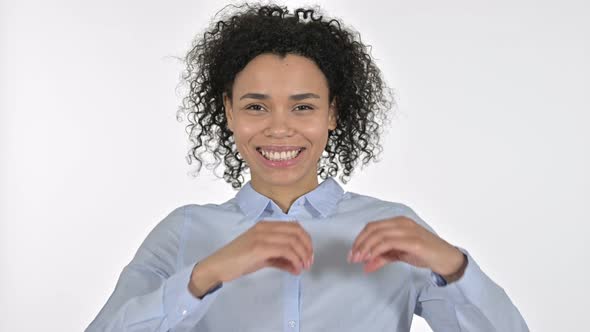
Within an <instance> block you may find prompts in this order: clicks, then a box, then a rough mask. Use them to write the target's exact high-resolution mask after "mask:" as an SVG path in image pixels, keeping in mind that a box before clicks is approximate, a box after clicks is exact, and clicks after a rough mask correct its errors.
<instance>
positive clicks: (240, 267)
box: [189, 54, 466, 297]
mask: <svg viewBox="0 0 590 332" xmlns="http://www.w3.org/2000/svg"><path fill="white" fill-rule="evenodd" d="M293 96H299V97H296V98H293ZM224 102H225V109H226V116H227V119H228V127H229V128H230V129H231V131H232V132H233V134H234V138H235V141H236V146H237V147H238V150H239V151H240V154H241V155H242V156H243V158H244V159H245V160H246V162H247V163H248V165H249V166H250V170H251V174H252V181H251V184H252V187H253V188H254V189H255V190H256V191H257V192H259V193H261V194H263V195H265V196H267V197H269V198H270V199H272V200H273V201H274V202H275V203H277V205H278V206H279V207H280V208H281V209H282V210H283V212H287V211H288V209H289V207H290V206H291V204H292V203H293V202H294V201H295V200H296V199H297V198H298V197H300V196H302V195H304V194H306V193H307V192H309V191H311V190H313V189H314V188H316V187H317V186H318V179H317V173H316V172H317V169H316V167H317V163H318V160H319V158H320V156H321V153H322V151H323V150H324V147H325V146H326V141H327V137H328V130H333V129H334V128H335V126H336V117H337V110H336V108H335V107H334V104H332V103H330V102H329V100H328V86H327V81H326V78H325V77H324V75H323V73H322V71H321V70H320V69H319V68H318V67H317V66H316V65H315V63H314V62H313V61H311V60H309V59H307V58H304V57H302V56H298V55H288V56H287V57H286V58H284V59H281V58H280V57H277V56H275V55H269V54H266V55H260V56H258V57H257V58H255V59H253V60H252V61H251V62H250V63H249V64H248V65H247V66H246V67H245V68H244V69H243V70H242V72H240V73H239V74H238V75H237V77H236V79H235V82H234V85H233V99H232V100H229V98H228V97H227V96H225V100H224ZM276 147H281V148H285V147H287V148H289V149H301V148H304V149H305V150H303V151H304V152H301V156H299V157H298V158H297V161H296V162H294V163H293V164H292V165H289V166H276V165H273V164H272V163H269V162H268V161H267V160H265V159H263V158H264V157H263V154H262V152H260V149H261V148H262V149H267V150H269V151H270V150H272V149H273V148H276ZM283 158H284V157H283ZM343 255H346V253H343ZM348 261H349V263H351V264H355V263H363V264H364V270H365V272H367V273H372V272H374V271H377V270H378V269H380V268H382V267H383V266H384V265H385V264H388V263H393V262H397V261H400V262H405V263H408V264H411V265H414V266H417V267H424V268H429V269H431V270H432V271H434V272H436V273H438V274H440V275H442V276H443V277H444V278H445V280H447V282H453V281H455V280H457V279H459V278H460V277H461V276H462V274H463V272H464V270H465V263H466V261H465V257H464V255H463V253H461V251H459V250H458V249H457V248H456V247H454V246H453V245H451V244H450V243H448V242H446V241H445V240H443V239H442V238H440V237H439V236H437V235H436V234H433V233H431V232H429V231H428V230H426V229H425V228H423V227H422V226H420V225H419V224H417V223H416V222H415V221H414V220H412V219H409V218H406V217H396V218H390V219H385V220H379V221H373V222H369V223H367V225H366V226H365V228H364V229H363V230H362V231H361V232H360V233H359V234H358V236H357V237H356V239H355V240H354V243H353V245H352V247H351V251H350V253H349V260H348ZM312 265H313V245H312V239H311V237H310V236H309V234H308V233H307V231H305V229H304V228H303V227H302V226H301V225H300V224H299V223H297V222H291V223H284V222H267V221H265V222H258V223H256V224H255V226H253V227H251V228H250V229H249V230H247V231H246V232H244V233H243V234H241V235H240V236H238V237H237V238H236V239H234V240H233V241H231V242H230V243H228V244H227V245H226V246H224V247H222V248H221V249H219V250H218V251H216V252H215V253H213V254H212V255H211V256H209V257H207V258H206V259H204V260H203V261H201V262H200V263H199V264H198V265H196V266H195V268H194V270H193V274H192V278H191V283H190V284H189V289H190V290H191V291H192V293H193V294H194V295H195V296H197V297H201V296H203V294H205V293H206V291H207V290H208V289H210V288H211V287H212V286H214V285H215V284H217V283H219V282H228V281H231V280H234V279H236V278H239V277H241V276H243V275H246V274H249V273H252V272H255V271H257V270H259V269H262V268H265V267H274V268H278V269H282V270H285V271H288V272H290V273H293V274H300V273H301V272H302V270H303V269H307V270H309V269H310V268H311V266H312Z"/></svg>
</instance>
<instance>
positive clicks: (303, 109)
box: [295, 105, 313, 111]
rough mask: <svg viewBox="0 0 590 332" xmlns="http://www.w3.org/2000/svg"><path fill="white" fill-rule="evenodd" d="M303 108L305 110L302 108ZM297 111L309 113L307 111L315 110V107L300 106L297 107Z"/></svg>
mask: <svg viewBox="0 0 590 332" xmlns="http://www.w3.org/2000/svg"><path fill="white" fill-rule="evenodd" d="M300 107H303V108H300ZM295 110H297V111H307V110H313V107H311V106H309V105H298V106H295Z"/></svg>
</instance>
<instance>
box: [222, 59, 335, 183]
mask: <svg viewBox="0 0 590 332" xmlns="http://www.w3.org/2000/svg"><path fill="white" fill-rule="evenodd" d="M232 93H233V96H232V100H231V101H230V100H229V98H228V97H227V96H224V105H225V110H226V116H227V121H228V127H229V129H230V130H231V131H232V132H233V134H234V139H235V142H236V145H237V148H238V151H239V152H240V155H241V156H242V158H244V160H245V161H246V162H247V163H248V166H249V167H250V174H251V176H252V180H251V181H252V185H253V186H254V187H255V188H257V189H262V188H263V187H266V188H272V187H277V186H281V187H294V188H302V187H305V188H307V189H308V190H311V189H313V188H314V187H315V186H317V184H318V180H317V163H318V161H319V159H320V157H321V155H322V152H323V151H324V148H325V147H326V143H327V141H328V130H334V129H335V128H336V111H335V108H334V105H330V104H329V100H328V97H329V96H328V94H329V90H328V83H327V80H326V77H325V76H324V74H323V73H322V71H321V70H320V68H319V67H318V66H317V65H316V64H315V62H314V61H313V60H310V59H308V58H306V57H302V56H299V55H293V54H288V55H287V56H286V57H285V58H280V57H279V56H277V55H273V54H262V55H259V56H257V57H256V58H254V59H252V61H250V62H249V63H248V64H247V65H246V66H245V67H244V69H243V70H242V71H241V72H239V73H238V74H237V76H236V78H235V80H234V85H233V89H232Z"/></svg>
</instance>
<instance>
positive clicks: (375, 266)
mask: <svg viewBox="0 0 590 332" xmlns="http://www.w3.org/2000/svg"><path fill="white" fill-rule="evenodd" d="M389 262H391V261H390V260H387V259H385V258H383V257H380V256H379V257H375V258H373V259H371V260H369V261H368V262H367V263H366V264H365V266H364V271H365V272H366V273H371V272H375V271H377V270H379V269H380V268H381V267H383V266H384V265H385V264H387V263H389Z"/></svg>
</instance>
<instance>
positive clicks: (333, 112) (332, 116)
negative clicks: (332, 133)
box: [328, 97, 338, 130]
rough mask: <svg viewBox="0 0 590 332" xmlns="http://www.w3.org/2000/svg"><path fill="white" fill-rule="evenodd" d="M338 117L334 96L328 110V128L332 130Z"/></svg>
mask: <svg viewBox="0 0 590 332" xmlns="http://www.w3.org/2000/svg"><path fill="white" fill-rule="evenodd" d="M337 119H338V109H337V108H336V98H335V97H334V98H333V99H332V102H331V103H330V108H329V110H328V129H330V130H334V129H336V123H337Z"/></svg>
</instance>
